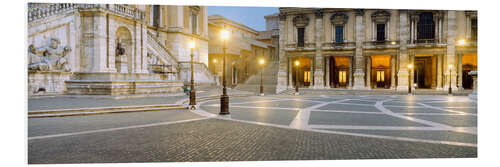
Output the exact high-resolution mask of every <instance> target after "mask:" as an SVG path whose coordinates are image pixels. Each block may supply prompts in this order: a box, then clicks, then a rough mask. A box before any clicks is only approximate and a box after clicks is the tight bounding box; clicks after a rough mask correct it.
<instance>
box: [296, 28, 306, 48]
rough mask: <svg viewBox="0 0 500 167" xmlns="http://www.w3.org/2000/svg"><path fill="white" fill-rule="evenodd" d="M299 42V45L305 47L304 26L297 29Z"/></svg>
mask: <svg viewBox="0 0 500 167" xmlns="http://www.w3.org/2000/svg"><path fill="white" fill-rule="evenodd" d="M297 35H298V36H297V38H298V39H297V44H298V47H304V28H298V29H297Z"/></svg>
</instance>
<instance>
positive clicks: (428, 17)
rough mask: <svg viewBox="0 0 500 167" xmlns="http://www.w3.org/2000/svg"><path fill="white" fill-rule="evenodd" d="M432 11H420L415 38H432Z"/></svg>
mask: <svg viewBox="0 0 500 167" xmlns="http://www.w3.org/2000/svg"><path fill="white" fill-rule="evenodd" d="M433 18H434V17H433V13H432V12H424V13H421V14H420V16H419V19H418V24H417V39H434V33H435V30H434V28H435V26H434V20H433Z"/></svg>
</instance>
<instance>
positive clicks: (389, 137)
mask: <svg viewBox="0 0 500 167" xmlns="http://www.w3.org/2000/svg"><path fill="white" fill-rule="evenodd" d="M203 112H204V113H208V112H206V111H204V110H201V109H199V110H197V112H195V113H197V114H199V113H203ZM204 115H215V114H212V113H208V114H204ZM216 118H217V119H223V120H230V121H236V122H242V123H249V124H255V125H262V126H270V127H276V128H283V129H296V128H292V127H290V126H285V125H279V124H272V123H264V122H257V121H248V120H239V119H233V118H227V117H218V116H216ZM296 130H302V131H308V132H318V133H326V134H337V135H348V136H358V137H370V138H378V139H389V140H399V141H410V142H421V143H432V144H446V145H455V146H466V147H477V144H473V143H462V142H452V141H442V140H426V139H414V138H408V137H395V136H382V135H372V134H363V133H351V132H340V131H331V130H321V129H311V128H304V129H296Z"/></svg>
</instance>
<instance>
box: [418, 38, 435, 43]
mask: <svg viewBox="0 0 500 167" xmlns="http://www.w3.org/2000/svg"><path fill="white" fill-rule="evenodd" d="M436 41H437V40H436V39H417V40H415V43H417V44H435V43H436Z"/></svg>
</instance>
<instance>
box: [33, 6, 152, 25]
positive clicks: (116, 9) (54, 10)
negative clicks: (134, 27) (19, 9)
mask: <svg viewBox="0 0 500 167" xmlns="http://www.w3.org/2000/svg"><path fill="white" fill-rule="evenodd" d="M77 9H82V10H86V9H102V10H107V11H109V12H112V13H115V14H117V15H120V16H125V17H129V18H132V19H135V20H139V21H144V18H145V16H146V15H145V13H144V12H143V11H140V10H138V9H137V8H131V7H129V6H126V5H120V4H74V3H30V4H28V23H30V22H34V21H37V20H40V19H43V18H47V17H50V16H54V15H57V14H61V13H66V12H68V11H76V10H77Z"/></svg>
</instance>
